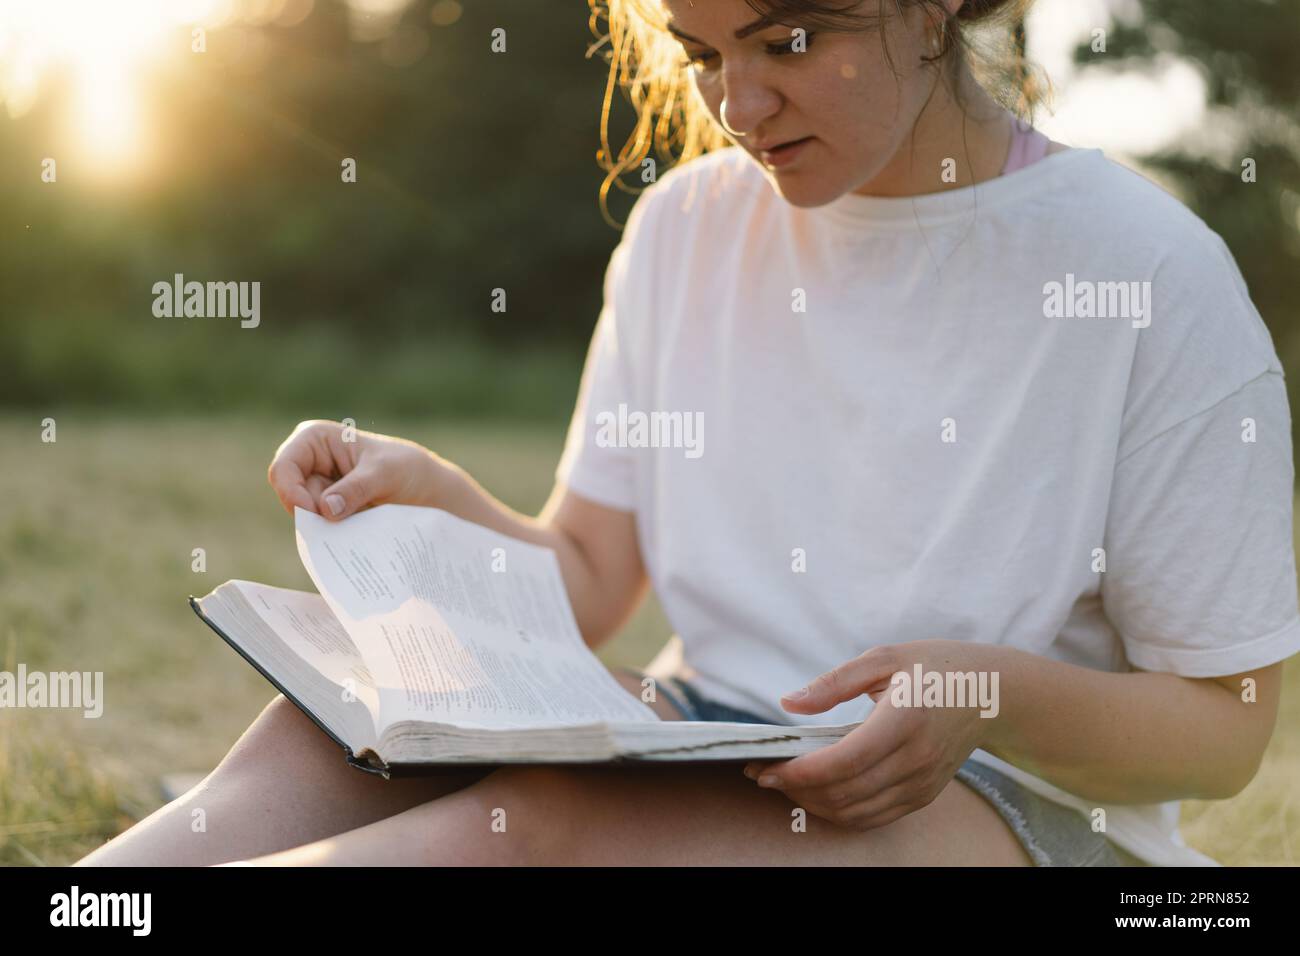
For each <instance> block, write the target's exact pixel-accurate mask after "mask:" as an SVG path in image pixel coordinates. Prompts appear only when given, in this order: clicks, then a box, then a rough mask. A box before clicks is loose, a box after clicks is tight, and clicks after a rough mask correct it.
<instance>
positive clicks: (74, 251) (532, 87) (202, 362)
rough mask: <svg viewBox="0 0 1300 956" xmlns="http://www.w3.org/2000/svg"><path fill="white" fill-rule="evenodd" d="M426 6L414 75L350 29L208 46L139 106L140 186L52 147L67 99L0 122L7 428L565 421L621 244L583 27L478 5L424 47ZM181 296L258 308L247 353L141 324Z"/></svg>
mask: <svg viewBox="0 0 1300 956" xmlns="http://www.w3.org/2000/svg"><path fill="white" fill-rule="evenodd" d="M431 5H432V4H431V2H429V0H421V2H416V3H414V4H412V6H411V7H410V8H409V9H408V10H407V11H406V13H405V14H404V17H403V20H402V24H401V26H400V27H399V33H402V34H403V35H406V36H411V35H423V36H424V37H426V38H427V40H428V45H427V49H426V50H425V52H424V54H423V55H422V56H421V57H419V58H418V59H417V60H415V61H414V62H412V63H409V64H407V65H395V63H394V60H393V56H392V55H391V50H390V49H389V48H388V47H387V46H386V45H385V44H384V43H361V42H356V41H354V40H352V39H350V38H349V35H348V27H347V10H346V5H344V4H339V3H318V4H316V5H315V7H314V8H313V12H312V14H311V15H310V16H309V17H308V18H307V19H306V20H305V21H304V22H302V23H300V24H298V25H295V26H291V27H276V26H264V27H228V28H223V29H218V30H213V31H211V33H210V34H209V37H208V51H207V52H206V53H204V54H189V53H188V52H187V53H186V56H185V57H184V58H182V59H181V60H180V61H179V64H178V65H173V66H172V67H171V68H170V69H169V71H168V72H167V73H166V74H165V75H163V76H161V77H157V78H155V79H156V80H160V81H161V82H155V83H154V84H153V85H151V86H150V87H149V88H148V89H147V90H146V92H145V97H144V109H143V116H144V122H143V126H144V128H145V131H146V134H147V137H146V138H148V139H150V140H152V145H151V146H150V147H149V148H148V154H147V162H148V164H149V165H148V167H147V168H148V169H149V173H148V176H147V177H146V178H144V179H143V180H141V179H140V178H138V177H137V178H130V177H125V178H122V179H121V180H120V181H119V180H115V179H113V178H112V177H108V178H104V177H101V176H98V175H97V171H96V170H95V169H94V168H93V165H94V163H95V162H96V159H97V158H96V157H94V156H90V155H85V154H83V153H79V152H77V151H75V150H73V149H71V148H62V147H61V146H60V145H59V144H63V143H64V139H63V138H61V137H62V135H63V133H62V130H63V126H62V124H63V123H64V122H65V114H66V112H67V108H68V106H69V103H70V101H71V98H72V95H73V91H72V83H71V80H70V78H67V77H63V78H59V77H57V76H55V77H54V79H53V81H52V82H50V83H48V84H46V86H45V87H43V93H42V98H41V99H40V101H38V103H37V104H36V105H35V107H34V108H33V109H32V110H31V111H30V112H28V113H27V114H26V115H24V116H22V117H20V118H18V119H16V120H10V119H8V118H3V119H0V181H3V182H4V183H5V184H6V190H5V197H4V199H3V201H0V290H3V292H0V341H3V342H4V343H5V344H6V345H5V348H4V349H0V403H3V404H5V405H10V406H12V405H14V404H23V405H29V406H30V405H33V404H42V403H47V402H49V401H52V400H66V401H76V402H90V403H95V404H119V405H125V406H135V407H141V408H145V409H148V410H165V409H167V408H171V407H173V406H174V405H176V404H179V405H180V406H182V407H221V408H230V409H235V408H239V407H246V406H247V405H248V404H250V403H251V404H253V405H272V404H276V405H278V404H280V403H283V402H287V403H291V404H294V405H295V406H298V405H301V406H309V407H311V408H313V409H319V408H321V407H322V406H323V405H325V404H326V403H330V402H334V403H338V404H346V405H349V406H353V407H355V406H357V405H359V404H361V403H363V402H368V401H374V402H378V403H380V406H379V408H378V409H377V410H382V411H385V412H391V413H401V412H416V411H426V410H428V408H429V407H430V406H439V405H448V404H449V405H450V406H452V407H454V409H455V411H457V412H458V413H461V414H499V413H504V414H515V413H518V414H523V415H526V416H529V415H531V416H536V415H538V414H543V413H544V414H546V415H555V414H567V412H568V411H569V410H571V407H572V399H573V394H574V390H575V389H576V384H577V380H576V369H577V368H578V367H579V363H580V361H581V358H582V354H583V351H584V349H585V345H586V342H587V339H588V337H589V335H590V331H591V327H592V325H593V323H594V322H595V319H596V315H597V313H598V311H599V309H600V306H601V297H602V278H603V275H604V268H605V265H606V262H607V261H608V257H609V253H610V251H611V249H612V248H613V246H614V244H615V243H616V242H617V241H618V238H619V233H618V232H617V231H615V230H614V229H612V228H610V227H609V225H608V224H606V223H605V222H604V220H603V219H602V217H601V215H600V210H599V204H598V189H599V186H600V182H601V180H602V178H603V173H602V172H601V170H600V169H599V167H598V166H597V164H596V162H595V154H596V150H597V148H598V145H599V142H598V134H597V129H598V118H599V107H600V99H601V95H602V92H603V78H604V75H605V71H604V68H603V66H602V65H601V64H600V63H599V62H598V59H596V58H592V59H587V58H585V57H584V53H585V51H586V49H587V47H588V46H589V45H590V43H591V41H592V36H591V34H590V31H589V28H588V24H587V10H586V7H585V5H584V4H582V3H566V4H541V3H537V2H535V0H474V2H472V3H466V4H464V5H463V11H464V12H463V15H462V16H461V18H460V19H459V20H458V21H457V22H455V23H454V24H452V25H450V26H437V25H435V24H434V23H433V22H432V21H431V19H430V8H431ZM495 27H501V28H504V29H505V30H506V31H507V41H508V45H507V51H506V52H505V53H493V52H492V51H491V49H490V40H491V31H492V30H493V28H495ZM258 37H260V38H261V41H264V43H262V42H261V41H258V42H255V41H257V38H258ZM169 42H170V43H172V44H176V45H178V46H182V47H183V48H184V49H185V50H186V51H188V48H189V34H188V31H187V30H178V31H177V32H176V35H175V36H174V37H172V38H171V40H170V41H169ZM259 44H260V45H259ZM258 50H260V51H261V52H260V53H257V55H254V51H258ZM46 156H53V157H54V158H56V159H57V161H58V181H57V183H56V184H48V183H43V182H42V181H41V179H40V170H41V162H42V159H43V158H44V157H46ZM345 157H351V158H354V159H355V160H356V161H357V181H356V182H355V183H344V182H343V181H342V177H341V163H342V161H343V159H344V158H345ZM625 211H626V206H625V207H624V208H623V210H622V212H625ZM176 273H182V274H183V275H184V276H185V277H186V279H188V280H198V281H209V280H212V281H259V282H260V283H261V311H262V323H261V326H260V327H259V328H257V329H247V330H241V329H239V328H238V322H237V320H228V319H195V318H190V319H183V318H175V319H167V318H156V317H155V316H154V315H153V314H152V304H153V298H154V297H153V293H152V291H151V289H152V287H153V284H154V283H155V282H158V281H168V282H170V281H171V279H172V276H173V275H174V274H176ZM498 288H501V289H504V290H505V292H506V296H507V300H506V301H507V310H506V311H505V312H493V311H492V309H491V304H492V296H493V290H494V289H498ZM363 357H364V358H365V360H366V361H373V362H375V363H377V364H376V365H371V366H364V367H363V366H362V365H361V364H360V362H359V359H361V358H363ZM422 365H423V370H422V369H421V366H422ZM561 381H565V384H564V386H563V387H562V388H561V387H559V385H558V383H560V382H561ZM532 389H537V391H532Z"/></svg>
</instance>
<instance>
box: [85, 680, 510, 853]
mask: <svg viewBox="0 0 1300 956" xmlns="http://www.w3.org/2000/svg"><path fill="white" fill-rule="evenodd" d="M486 773H487V771H485V770H471V769H465V770H457V771H454V772H452V771H449V772H448V773H447V774H445V775H439V776H436V777H419V778H411V779H402V780H397V779H394V780H384V779H383V778H382V777H377V776H375V775H374V774H368V773H364V772H362V771H360V770H357V769H355V768H353V767H349V766H348V765H347V764H346V763H345V762H344V760H343V752H342V751H341V750H340V749H339V747H338V745H337V744H335V743H334V742H333V741H332V740H330V739H329V738H328V737H327V736H325V734H323V733H321V730H320V728H319V727H317V726H316V725H315V724H314V723H312V722H311V720H309V719H308V718H307V716H306V715H305V714H303V713H302V711H300V710H299V709H298V708H297V707H295V706H294V705H293V704H291V703H290V702H289V701H288V700H287V699H286V698H285V697H283V696H282V695H277V696H276V697H275V699H274V700H272V701H271V702H270V703H269V704H267V706H266V708H265V709H264V710H263V711H262V713H261V714H260V715H259V716H258V718H257V719H256V720H255V721H254V722H253V723H252V725H251V726H250V727H249V728H248V730H246V731H245V732H244V734H243V736H242V737H240V738H239V740H238V741H237V742H236V744H235V745H234V747H232V748H231V750H230V752H229V753H228V754H226V756H225V758H224V759H222V761H221V763H220V764H219V765H218V766H217V768H216V769H215V770H213V771H212V773H210V774H208V776H207V777H205V778H204V779H203V781H202V782H200V783H199V784H197V785H196V786H195V787H194V788H193V789H192V790H190V791H189V792H188V793H185V794H183V795H181V796H180V797H177V798H176V799H175V800H173V801H172V802H171V803H169V804H167V805H166V806H164V807H161V808H159V809H158V810H156V811H155V812H154V813H152V814H150V815H149V816H148V817H146V818H145V819H143V820H141V821H140V822H139V823H137V824H136V825H135V826H133V827H132V828H131V829H130V830H127V831H126V832H125V833H122V834H119V835H118V836H117V837H115V838H113V839H112V840H110V841H109V842H108V843H105V844H104V845H103V846H101V847H100V848H99V849H97V850H95V851H94V852H93V853H91V854H89V855H88V856H86V857H85V858H83V859H82V860H80V861H79V862H78V863H77V864H76V865H78V866H147V865H155V866H157V865H161V866H202V865H206V864H211V863H222V862H225V861H227V860H237V859H240V858H243V857H247V856H250V855H251V856H256V855H258V854H263V853H273V852H275V851H277V850H283V849H288V848H289V847H295V846H300V845H301V844H303V843H310V842H312V841H313V840H320V839H323V838H325V837H328V836H332V835H334V834H336V833H342V832H344V831H346V830H351V829H354V828H356V827H360V826H364V825H366V824H368V823H373V822H374V821H376V820H381V819H383V818H384V817H388V816H392V815H393V814H395V813H401V812H402V811H403V810H407V809H409V808H411V807H413V806H417V805H419V804H422V803H427V802H428V801H430V800H433V799H436V798H437V797H439V796H442V795H443V794H445V793H450V792H452V791H454V790H457V789H459V788H461V787H464V786H467V785H468V784H470V783H473V782H474V781H475V780H478V779H480V778H481V777H482V776H484V775H485V774H486Z"/></svg>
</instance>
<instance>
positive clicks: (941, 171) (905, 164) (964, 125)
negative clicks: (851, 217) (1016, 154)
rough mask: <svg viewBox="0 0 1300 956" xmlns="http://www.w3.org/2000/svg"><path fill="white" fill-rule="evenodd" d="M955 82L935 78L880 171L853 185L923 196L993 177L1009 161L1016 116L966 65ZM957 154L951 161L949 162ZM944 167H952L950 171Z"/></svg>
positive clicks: (863, 191) (870, 192)
mask: <svg viewBox="0 0 1300 956" xmlns="http://www.w3.org/2000/svg"><path fill="white" fill-rule="evenodd" d="M955 79H956V81H957V84H959V86H960V89H961V92H962V99H961V102H962V103H965V104H966V109H964V110H963V109H962V107H961V105H959V103H958V101H957V98H956V97H955V96H953V94H952V89H953V86H952V84H950V83H939V82H936V85H935V87H934V90H933V93H932V95H931V98H930V102H929V103H928V104H927V105H926V107H925V108H924V109H923V110H922V111H921V114H920V116H918V117H917V120H916V123H915V125H914V126H913V127H912V131H911V133H909V134H908V135H907V136H906V137H905V138H904V139H903V141H902V143H901V144H900V145H899V148H898V150H897V151H896V152H895V153H894V156H893V158H892V159H890V160H889V162H888V163H887V164H886V165H885V168H884V169H882V170H881V171H880V173H879V174H878V175H877V176H875V177H874V178H872V179H871V180H869V181H868V182H866V183H864V184H863V185H861V186H859V187H858V188H857V189H855V190H853V191H854V192H855V193H859V194H860V195H863V196H919V195H924V194H926V193H937V192H947V191H948V190H950V189H961V188H964V187H966V186H971V185H974V184H975V183H981V182H984V181H985V180H988V179H993V178H995V177H996V176H998V175H999V174H1001V172H1002V168H1003V167H1004V166H1005V165H1006V162H1007V154H1008V153H1009V152H1010V149H1011V138H1012V133H1013V123H1014V117H1013V116H1012V114H1011V113H1010V112H1008V111H1007V110H1005V109H1003V107H1002V106H1001V105H999V104H998V103H997V102H996V101H995V100H994V99H993V98H992V97H991V96H989V95H988V93H987V92H985V90H984V88H983V87H982V86H980V85H979V83H978V82H976V80H975V78H974V77H973V76H972V75H971V73H970V71H969V70H968V69H966V68H965V66H964V65H963V66H962V67H961V69H960V70H959V72H958V75H957V77H956V78H955ZM947 160H952V162H950V163H949V162H946V161H947ZM945 170H951V173H950V174H949V175H945Z"/></svg>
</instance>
